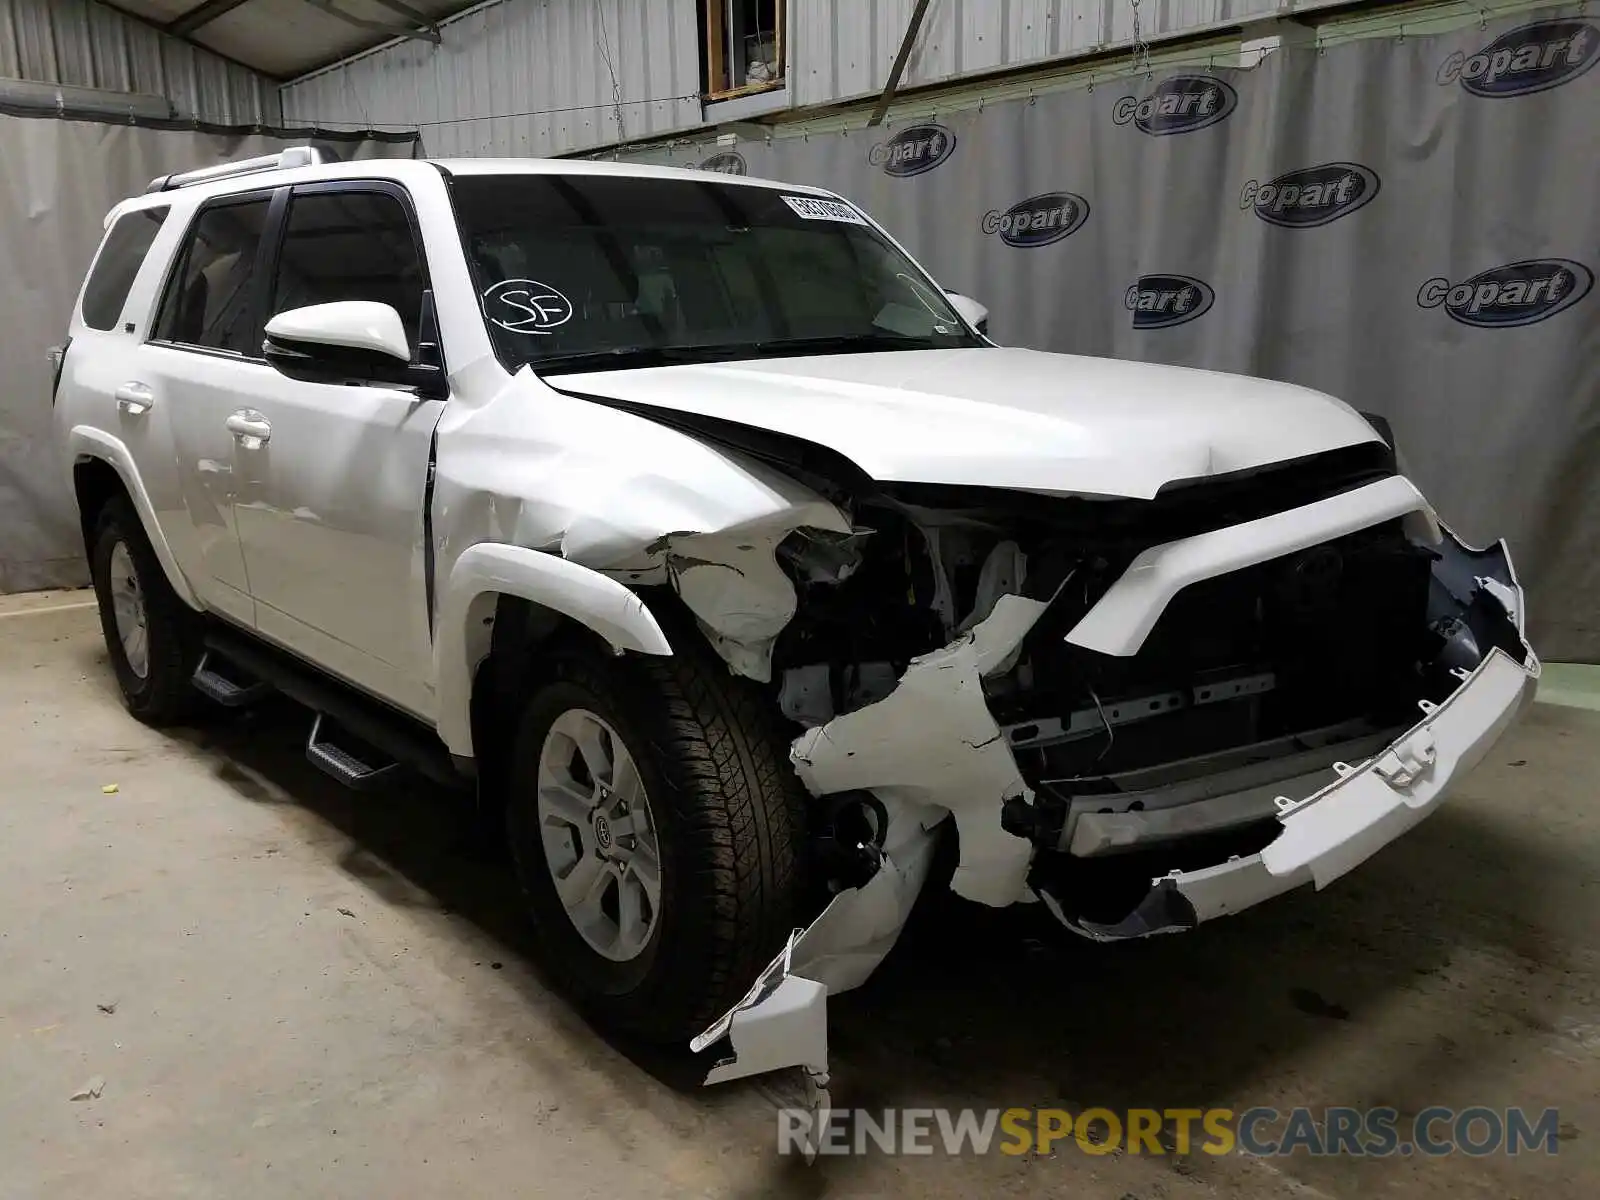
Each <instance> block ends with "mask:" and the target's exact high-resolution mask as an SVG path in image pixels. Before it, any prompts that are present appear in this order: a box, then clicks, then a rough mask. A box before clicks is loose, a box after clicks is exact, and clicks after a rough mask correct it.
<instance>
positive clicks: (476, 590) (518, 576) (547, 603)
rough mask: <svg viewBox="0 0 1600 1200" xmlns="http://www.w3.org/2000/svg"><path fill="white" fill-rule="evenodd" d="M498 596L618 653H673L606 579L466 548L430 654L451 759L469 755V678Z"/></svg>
mask: <svg viewBox="0 0 1600 1200" xmlns="http://www.w3.org/2000/svg"><path fill="white" fill-rule="evenodd" d="M501 596H516V597H519V598H521V599H523V600H528V601H530V602H532V603H534V604H538V605H542V606H543V607H545V608H547V609H550V610H551V611H553V612H558V613H561V614H562V615H563V616H566V617H570V618H572V620H574V621H577V622H578V623H579V624H580V625H584V626H586V627H587V628H589V629H592V630H593V631H594V632H595V633H597V634H599V635H600V636H601V637H603V638H604V639H605V640H606V642H607V643H608V644H609V645H610V646H611V647H612V649H614V650H616V651H617V652H618V653H619V654H620V653H621V652H622V651H624V650H633V651H636V652H638V653H640V654H659V655H669V654H671V653H672V645H671V643H669V642H668V641H667V636H666V634H664V633H662V632H661V626H660V625H659V624H657V623H656V619H655V617H654V616H653V615H652V614H651V612H650V610H649V609H648V608H646V607H645V604H644V601H643V600H641V599H639V597H638V596H637V595H636V594H635V593H633V592H632V591H630V590H629V589H628V588H626V587H625V586H623V585H622V584H620V583H618V582H617V581H616V580H614V579H612V578H610V577H609V576H606V575H602V574H600V573H599V572H598V571H592V570H590V569H589V568H588V567H585V566H580V565H579V564H578V563H575V562H571V561H569V560H568V559H565V558H562V557H561V556H560V555H557V554H547V553H544V552H542V551H539V550H529V549H526V548H525V547H522V546H509V545H505V544H503V543H500V542H479V543H478V544H477V545H475V546H470V547H468V548H467V549H466V550H465V551H463V552H462V554H461V557H460V558H458V559H456V561H455V565H454V566H452V567H451V568H450V577H449V580H448V581H447V582H446V584H445V587H444V592H443V595H442V596H441V597H440V602H439V622H438V631H439V634H438V638H437V639H436V641H435V643H434V651H433V653H434V677H435V679H436V680H437V681H438V688H439V692H438V696H439V720H438V727H439V736H440V737H441V738H442V739H443V740H444V743H445V745H446V746H448V747H449V748H450V752H451V753H452V754H455V755H459V756H462V757H471V755H472V718H471V709H472V705H471V699H472V677H473V674H474V672H475V671H476V670H477V668H478V664H479V663H481V662H482V661H483V660H484V658H485V656H487V655H488V653H489V641H490V635H491V632H492V630H491V627H490V625H489V624H488V623H487V619H488V618H489V617H490V616H491V615H492V614H493V612H494V608H495V606H496V605H497V604H498V603H499V598H500V597H501Z"/></svg>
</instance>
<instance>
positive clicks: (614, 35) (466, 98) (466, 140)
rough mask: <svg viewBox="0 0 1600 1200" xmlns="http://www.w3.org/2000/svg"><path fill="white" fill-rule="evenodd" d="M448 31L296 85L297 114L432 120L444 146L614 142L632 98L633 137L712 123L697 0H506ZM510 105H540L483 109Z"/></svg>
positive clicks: (514, 151)
mask: <svg viewBox="0 0 1600 1200" xmlns="http://www.w3.org/2000/svg"><path fill="white" fill-rule="evenodd" d="M440 32H441V33H442V35H443V38H444V41H443V44H442V45H440V46H432V45H429V44H427V43H425V42H408V43H403V44H400V45H395V46H390V47H388V48H386V49H381V50H377V51H374V52H373V53H371V54H367V55H363V56H361V57H359V58H356V59H353V60H351V61H350V62H348V63H345V64H343V65H341V66H339V67H335V68H333V69H331V70H328V71H324V72H321V73H319V74H315V75H311V76H308V77H307V78H305V79H303V80H300V81H297V82H295V83H292V84H289V85H287V86H286V87H285V88H284V89H283V111H284V121H285V122H286V123H288V124H291V125H299V124H316V125H324V126H330V127H334V128H338V127H343V126H355V127H358V128H363V129H365V128H374V129H413V128H416V127H418V126H419V125H420V126H421V127H422V138H423V145H424V147H425V148H426V150H427V152H428V153H429V154H430V155H434V156H438V157H443V156H448V155H465V156H484V155H501V156H506V155H510V156H527V155H535V156H536V155H546V154H560V153H562V152H564V151H569V150H577V149H583V148H586V147H590V146H600V145H605V144H608V143H611V142H615V141H618V140H620V139H619V137H618V114H619V111H620V119H621V129H622V136H623V137H625V138H636V137H645V136H649V135H651V134H659V133H669V132H671V131H673V130H676V129H684V128H688V127H691V126H694V125H698V124H699V123H700V103H699V100H698V99H697V98H696V93H697V92H698V91H699V87H700V48H699V33H698V27H697V19H696V11H695V0H503V2H501V3H493V4H488V5H485V6H483V7H481V8H478V9H475V10H472V11H470V12H468V13H465V14H463V15H462V16H460V17H457V18H455V19H454V20H451V21H447V22H445V23H444V24H443V25H442V26H441V28H440ZM608 58H609V60H610V65H609V66H608V64H607V59H608ZM613 72H614V74H615V80H616V92H617V93H618V94H620V97H621V100H620V103H619V102H618V100H617V95H616V94H614V93H613V87H612V78H613ZM502 113H521V114H530V115H525V116H512V117H500V118H498V119H495V120H477V119H471V118H478V117H483V116H487V115H489V114H502ZM462 118H469V119H466V120H463V119H462Z"/></svg>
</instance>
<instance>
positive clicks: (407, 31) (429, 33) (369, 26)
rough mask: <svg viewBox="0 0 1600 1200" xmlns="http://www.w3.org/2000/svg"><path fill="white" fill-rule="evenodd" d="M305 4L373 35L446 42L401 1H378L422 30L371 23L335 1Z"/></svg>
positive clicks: (437, 29) (437, 43)
mask: <svg viewBox="0 0 1600 1200" xmlns="http://www.w3.org/2000/svg"><path fill="white" fill-rule="evenodd" d="M237 2H238V0H235V3H237ZM304 2H305V3H306V4H309V5H310V6H311V7H312V8H315V9H318V10H319V11H321V12H325V13H327V14H328V15H329V16H330V17H337V18H338V19H339V20H341V21H343V22H344V23H345V24H346V25H354V26H355V27H356V28H357V29H365V30H368V31H369V32H371V33H381V34H384V35H385V36H387V37H402V38H411V39H413V40H415V41H419V42H432V43H433V44H434V45H435V46H437V45H439V44H440V43H442V42H443V41H444V38H443V36H442V35H441V34H440V33H439V27H438V26H437V25H435V24H434V23H433V22H432V21H430V20H428V18H427V17H425V16H423V14H422V13H419V12H417V11H416V10H415V9H410V8H407V7H406V5H404V4H402V3H399V0H378V3H379V4H381V5H383V7H384V8H387V9H390V10H392V11H394V12H397V13H401V14H403V15H405V16H406V17H407V18H409V19H411V20H415V21H416V22H417V24H418V25H419V26H420V28H415V29H413V28H407V27H403V26H398V25H389V24H387V23H385V22H383V21H369V20H367V18H365V17H357V16H354V15H352V14H350V13H347V12H345V11H344V10H343V9H341V8H340V7H339V6H338V5H337V4H334V3H333V0H304Z"/></svg>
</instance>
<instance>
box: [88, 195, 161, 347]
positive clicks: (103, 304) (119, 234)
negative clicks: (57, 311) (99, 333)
mask: <svg viewBox="0 0 1600 1200" xmlns="http://www.w3.org/2000/svg"><path fill="white" fill-rule="evenodd" d="M169 211H170V210H169V209H167V208H165V207H162V208H141V209H138V210H136V211H134V212H129V213H123V214H122V215H121V216H120V217H118V218H117V219H116V220H115V221H114V222H113V223H112V225H111V231H110V232H109V233H107V234H106V240H105V245H103V246H102V247H101V248H100V254H99V257H97V258H96V259H95V260H94V269H93V270H91V271H90V272H89V282H88V283H87V284H85V285H84V288H83V323H84V324H85V325H87V326H88V327H89V328H90V329H115V328H116V325H117V318H118V317H120V316H121V315H122V306H123V304H125V303H126V302H127V299H128V293H129V292H130V291H131V290H133V280H134V276H136V275H138V273H139V268H140V266H141V265H143V263H144V256H145V255H146V254H148V253H149V252H150V244H151V243H152V242H154V241H155V240H156V234H158V233H160V232H161V226H162V224H163V223H164V222H165V221H166V219H167V213H168V212H169Z"/></svg>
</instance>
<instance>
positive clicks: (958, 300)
mask: <svg viewBox="0 0 1600 1200" xmlns="http://www.w3.org/2000/svg"><path fill="white" fill-rule="evenodd" d="M944 298H945V299H946V300H948V301H950V307H951V308H953V309H955V310H956V312H957V313H959V314H960V315H961V319H962V320H963V321H965V322H966V323H967V324H968V325H971V326H972V327H973V328H974V329H976V330H977V331H978V332H979V333H981V334H983V335H984V337H988V336H989V310H988V309H987V308H985V307H984V306H983V305H981V304H979V303H978V302H977V301H976V300H974V299H973V298H972V297H971V296H963V295H962V294H961V293H960V292H952V291H950V290H949V289H946V290H945V293H944Z"/></svg>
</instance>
